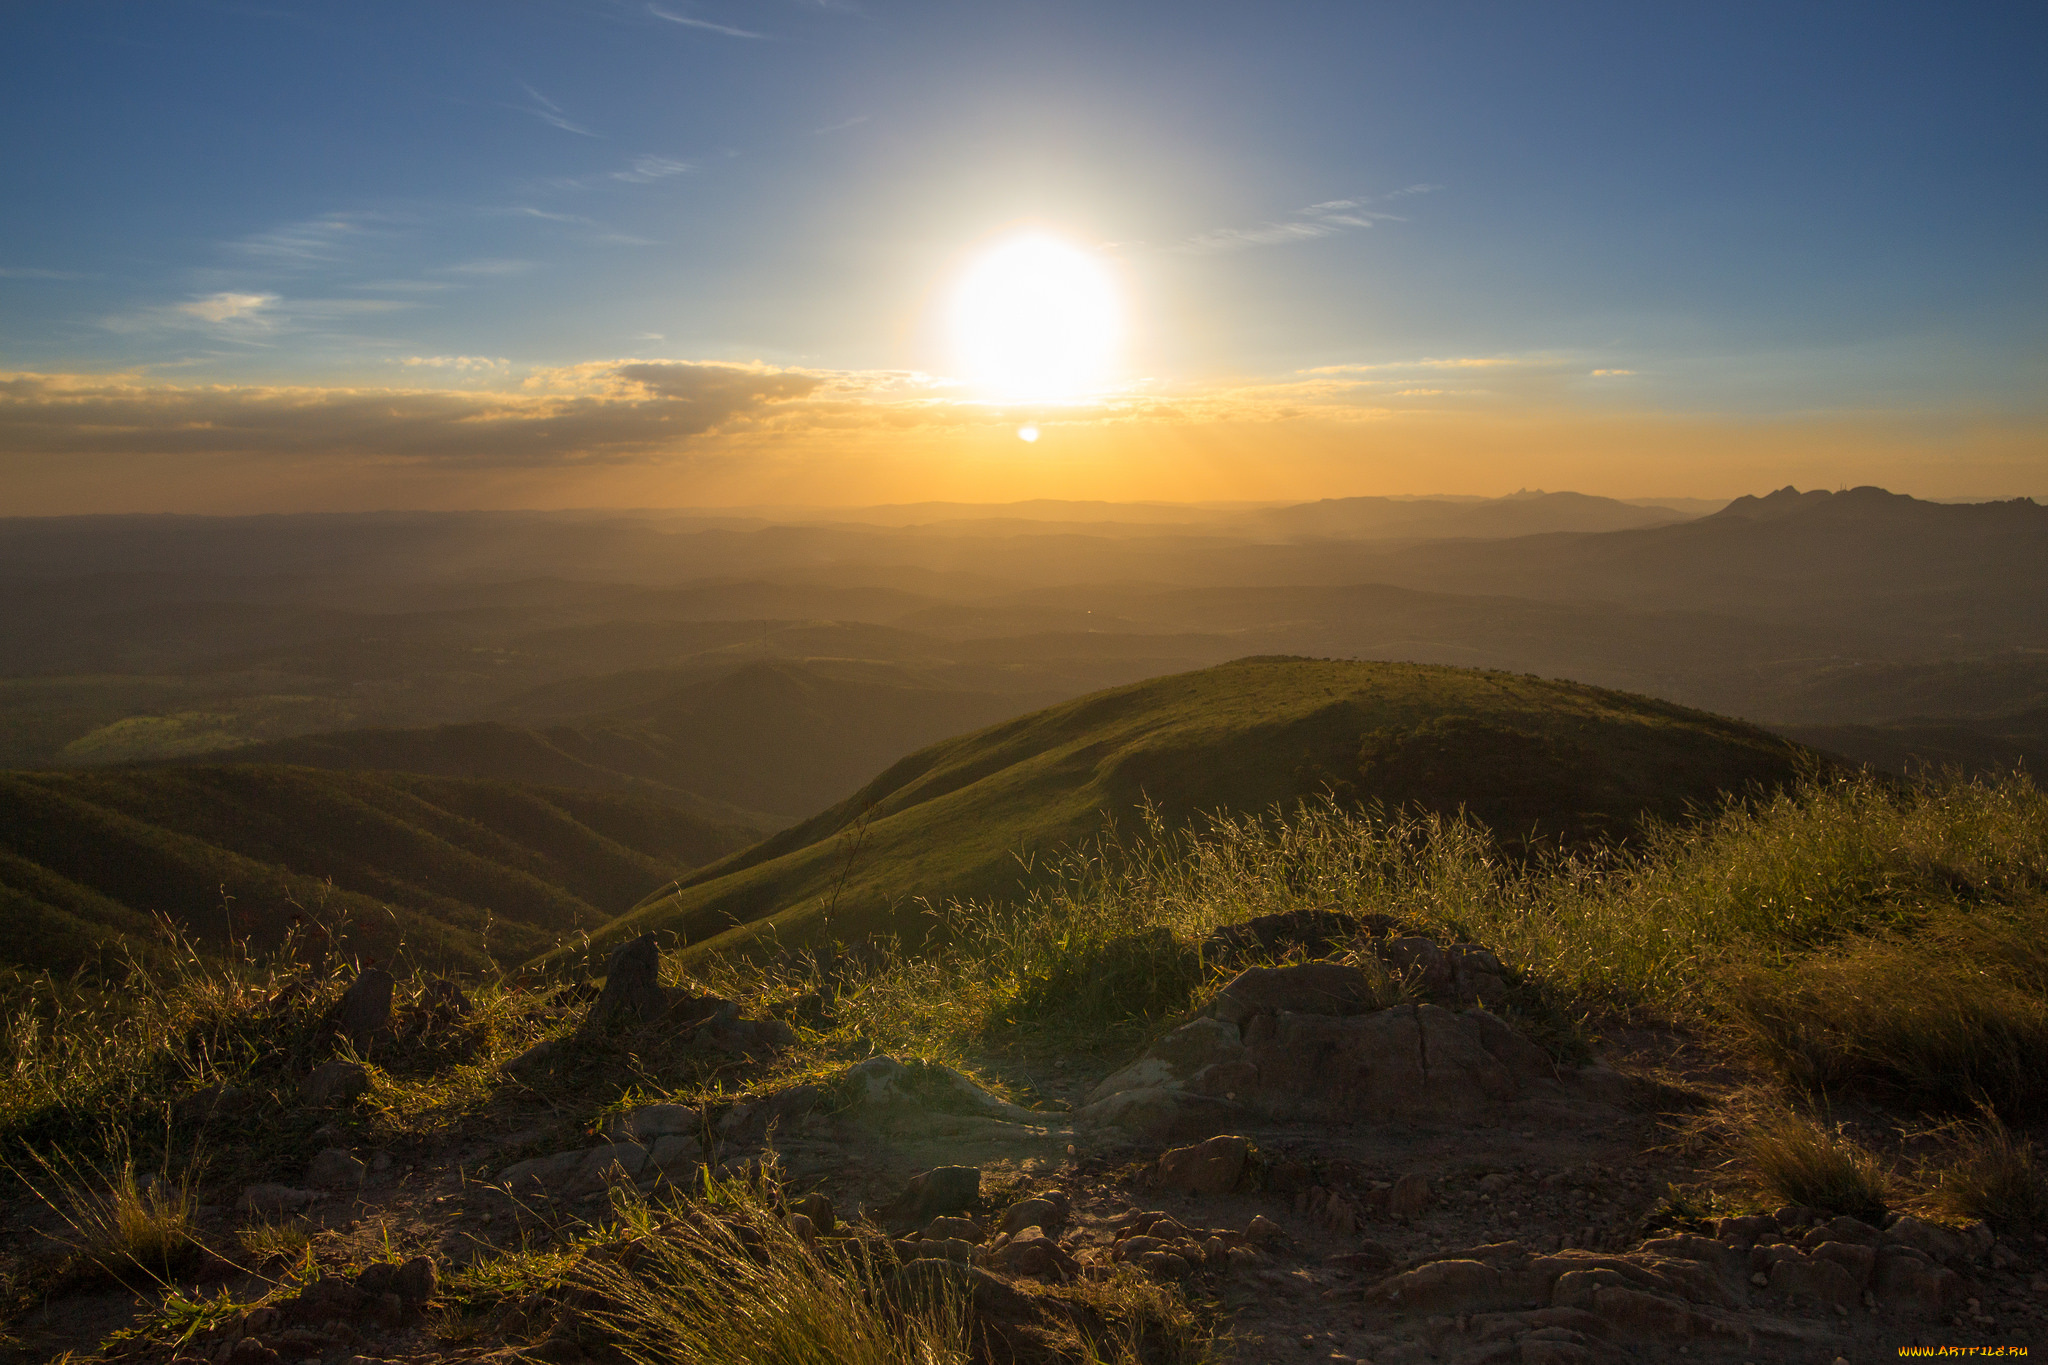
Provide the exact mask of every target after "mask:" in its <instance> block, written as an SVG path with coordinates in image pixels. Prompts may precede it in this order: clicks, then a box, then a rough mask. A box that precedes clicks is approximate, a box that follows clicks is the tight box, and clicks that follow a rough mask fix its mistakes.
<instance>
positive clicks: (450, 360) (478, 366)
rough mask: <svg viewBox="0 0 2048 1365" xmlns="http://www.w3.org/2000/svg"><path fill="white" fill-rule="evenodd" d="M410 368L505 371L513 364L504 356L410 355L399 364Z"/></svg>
mask: <svg viewBox="0 0 2048 1365" xmlns="http://www.w3.org/2000/svg"><path fill="white" fill-rule="evenodd" d="M398 363H399V364H401V365H405V366H409V367H421V366H423V367H425V368H427V369H430V370H467V371H478V370H503V369H507V368H509V367H510V366H511V364H512V362H511V361H509V360H507V359H505V358H504V357H503V356H488V355H409V356H406V357H405V358H403V359H402V360H400V361H399V362H398Z"/></svg>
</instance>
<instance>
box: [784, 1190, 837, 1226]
mask: <svg viewBox="0 0 2048 1365" xmlns="http://www.w3.org/2000/svg"><path fill="white" fill-rule="evenodd" d="M789 1209H790V1212H791V1213H799V1214H802V1215H803V1216H804V1217H806V1218H808V1219H810V1220H811V1226H812V1227H815V1228H816V1229H817V1230H818V1231H819V1232H820V1233H821V1234H823V1235H824V1236H827V1237H830V1236H831V1235H832V1234H833V1232H835V1231H836V1230H837V1229H838V1227H839V1218H838V1215H837V1214H836V1213H835V1212H834V1211H833V1208H832V1197H831V1196H830V1195H828V1194H826V1193H825V1192H824V1191H822V1190H820V1191H817V1192H815V1193H812V1194H807V1195H805V1196H804V1197H803V1198H801V1199H796V1200H792V1201H790V1205H789Z"/></svg>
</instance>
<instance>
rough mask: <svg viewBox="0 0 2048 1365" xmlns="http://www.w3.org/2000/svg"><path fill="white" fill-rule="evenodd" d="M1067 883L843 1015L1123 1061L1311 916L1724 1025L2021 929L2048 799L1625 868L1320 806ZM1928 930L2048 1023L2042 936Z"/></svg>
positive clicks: (1800, 825) (1243, 824)
mask: <svg viewBox="0 0 2048 1365" xmlns="http://www.w3.org/2000/svg"><path fill="white" fill-rule="evenodd" d="M1056 872H1057V875H1056V876H1055V877H1054V878H1053V879H1052V881H1051V883H1050V885H1049V886H1047V887H1045V888H1044V889H1041V890H1040V891H1038V892H1037V893H1035V894H1034V895H1033V896H1031V897H1030V899H1029V900H1028V901H1027V902H1026V903H1025V904H1024V905H1023V906H1021V907H1018V908H1010V909H1005V908H999V907H994V906H986V905H956V906H952V907H948V908H947V910H946V911H945V912H943V915H942V919H943V922H944V926H945V928H946V931H947V933H946V936H945V946H943V947H941V948H939V949H937V950H935V951H933V952H930V953H926V954H921V955H914V956H904V955H897V956H895V957H893V958H892V959H890V960H889V962H888V963H887V964H885V965H884V966H882V967H881V968H880V969H879V970H875V971H872V972H870V973H868V974H867V975H866V976H865V978H864V979H862V980H861V981H860V983H859V985H858V987H857V988H855V989H853V990H850V991H847V992H845V993H844V997H843V998H842V1000H841V1001H840V1003H839V1006H838V1008H839V1013H840V1017H841V1018H842V1020H844V1021H846V1022H845V1025H844V1026H845V1027H847V1028H849V1029H854V1030H857V1031H859V1032H860V1033H861V1034H862V1036H865V1037H869V1038H872V1039H874V1040H875V1041H876V1043H877V1044H878V1045H880V1046H882V1047H884V1048H887V1049H892V1050H893V1049H899V1048H900V1049H905V1050H910V1051H916V1052H921V1053H923V1054H925V1055H933V1056H939V1057H943V1058H947V1059H949V1060H950V1059H953V1058H956V1057H962V1056H966V1055H968V1054H970V1053H971V1052H972V1051H973V1050H974V1049H975V1048H977V1047H979V1046H982V1045H984V1044H985V1043H987V1042H988V1041H989V1040H990V1039H991V1038H995V1037H1000V1036H1016V1035H1023V1034H1032V1035H1038V1036H1042V1037H1045V1038H1047V1039H1049V1040H1056V1041H1058V1042H1060V1043H1062V1044H1063V1045H1068V1046H1090V1045H1094V1046H1123V1045H1128V1043H1129V1042H1130V1041H1131V1039H1132V1038H1133V1037H1134V1036H1141V1035H1143V1034H1144V1033H1146V1032H1148V1031H1151V1030H1155V1029H1157V1028H1158V1027H1160V1026H1161V1025H1162V1024H1163V1023H1165V1022H1166V1021H1170V1020H1172V1019H1174V1018H1176V1017H1178V1016H1179V1015H1181V1014H1182V1013H1183V1012H1185V1011H1186V1010H1187V1009H1188V1008H1189V1007H1190V1006H1192V1005H1194V1004H1196V1003H1198V1001H1199V1000H1200V999H1201V998H1202V996H1203V995H1204V993H1205V992H1207V991H1210V990H1212V989H1213V988H1214V986H1215V984H1216V982H1215V981H1214V980H1211V979H1208V977H1207V976H1205V973H1204V971H1203V969H1202V965H1201V961H1200V957H1199V953H1198V948H1199V945H1200V943H1201V941H1202V939H1203V938H1205V937H1206V936H1207V935H1208V934H1210V933H1211V932H1213V931H1214V930H1216V929H1217V928H1220V927H1221V926H1223V925H1227V924H1234V923H1239V922H1242V921H1244V920H1247V919H1250V918H1253V917H1254V916H1258V915H1266V914H1273V913H1277V912H1282V911H1290V910H1304V909H1323V910H1340V911H1345V912H1348V913H1353V914H1357V915H1373V914H1377V915H1384V916H1389V917H1391V918H1392V919H1394V920H1395V921H1397V922H1399V923H1400V924H1402V925H1404V926H1407V927H1408V928H1410V929H1412V930H1413V931H1415V932H1421V933H1427V934H1431V935H1433V936H1436V937H1438V938H1440V939H1443V940H1445V941H1453V940H1463V941H1471V942H1477V943H1481V944H1484V945H1485V946H1487V947H1489V948H1491V949H1493V950H1494V951H1495V952H1496V953H1498V954H1499V955H1500V956H1501V958H1502V959H1503V960H1504V962H1505V963H1506V964H1507V965H1508V966H1509V967H1510V968H1511V969H1513V970H1514V971H1515V972H1517V973H1518V974H1519V975H1520V977H1521V978H1522V979H1524V980H1525V981H1527V982H1529V983H1532V984H1533V985H1534V986H1536V987H1538V988H1540V992H1541V994H1542V996H1543V997H1544V998H1545V999H1548V1000H1551V1001H1562V1002H1565V1004H1566V1005H1567V1006H1568V1007H1569V1008H1571V1009H1574V1010H1577V1011H1579V1012H1581V1013H1585V1014H1616V1013H1619V1014H1622V1015H1630V1014H1647V1015H1652V1016H1657V1017H1663V1018H1685V1019H1692V1020H1700V1021H1706V1020H1718V1019H1719V1018H1720V1017H1721V1016H1720V1013H1719V1012H1720V1010H1721V1008H1722V1007H1723V1005H1724V1003H1725V1002H1724V1000H1723V997H1722V994H1721V992H1720V989H1719V987H1720V984H1721V983H1722V982H1724V981H1727V980H1730V979H1733V978H1734V977H1736V976H1737V975H1738V974H1740V973H1743V972H1755V971H1766V970H1769V969H1771V968H1773V967H1777V966H1781V965H1783V964H1786V963H1791V962H1800V963H1802V964H1807V965H1810V964H1811V963H1812V962H1813V961H1814V960H1815V959H1814V957H1813V955H1814V954H1815V953H1817V952H1822V951H1824V950H1828V949H1829V948H1830V947H1831V946H1834V945H1841V944H1843V943H1845V942H1849V941H1852V940H1854V939H1855V937H1856V936H1857V935H1869V934H1873V933H1877V932H1880V931H1885V930H1896V931H1902V932H1903V931H1912V930H1914V929H1916V928H1918V927H1919V926H1921V925H1922V924H1923V923H1926V922H1929V921H1930V919H1934V920H1940V921H1941V923H1945V924H1951V923H1952V924H1953V925H1956V926H1967V925H1972V924H1975V923H1976V921H1975V920H1974V919H1973V918H1972V917H1973V916H1975V915H1976V914H1977V912H1978V910H1979V909H1980V908H1982V909H1984V910H1985V911H1986V913H1987V916H1988V918H1986V919H1985V920H1984V924H1985V925H1996V924H1998V923H2001V922H2003V921H2000V920H1999V919H1998V916H1997V914H1996V913H1992V912H1996V911H2001V910H2002V909H2010V908H2011V907H2012V906H2014V905H2015V904H2017V903H2021V902H2028V901H2031V900H2033V899H2035V898H2038V897H2039V896H2040V895H2041V892H2042V889H2043V887H2044V886H2048V801H2044V800H2043V798H2042V795H2041V793H2040V792H2038V791H2037V790H2036V789H2035V788H2034V787H2033V786H2032V785H2031V783H2029V782H2027V781H2026V780H2025V779H2024V778H2019V777H2013V778H2008V779H2005V780H2003V781H1967V782H1966V781H1953V780H1952V781H1944V782H1934V783H1927V784H1922V785H1919V786H1914V787H1899V786H1893V785H1890V784H1887V783H1884V782H1882V781H1880V780H1878V779H1876V778H1873V777H1869V776H1861V777H1852V778H1839V779H1821V778H1816V779H1814V780H1811V781H1809V782H1808V783H1807V784H1806V785H1804V786H1802V787H1801V788H1799V789H1798V790H1797V791H1794V792H1791V793H1785V794H1781V795H1777V796H1773V797H1770V798H1767V799H1763V800H1760V801H1756V802H1750V803H1740V802H1738V803H1731V804H1730V805H1729V806H1727V807H1726V808H1724V809H1722V810H1720V811H1718V812H1713V813H1710V814H1708V815H1707V816H1705V817H1704V818H1702V819H1701V820H1699V821H1697V822H1696V823H1693V824H1690V825H1684V826H1660V827H1653V828H1651V829H1650V830H1648V831H1647V832H1646V833H1645V836H1644V837H1643V838H1642V840H1641V841H1639V842H1638V843H1637V844H1635V845H1632V846H1630V847H1628V848H1626V849H1621V850H1607V851H1604V852H1582V853H1578V854H1573V855H1564V856H1555V857H1551V858H1549V859H1546V860H1539V861H1535V862H1530V861H1526V860H1521V859H1514V858H1509V857H1506V856H1504V855H1503V854H1502V853H1501V851H1500V850H1499V849H1498V848H1497V847H1496V846H1495V845H1494V843H1493V841H1492V839H1491V838H1490V836H1489V835H1488V833H1487V832H1486V831H1485V830H1484V829H1483V828H1481V827H1479V826H1477V825H1475V824H1472V823H1469V822H1466V821H1461V820H1456V819H1445V818H1439V817H1434V816H1403V817H1398V818H1394V819H1382V818H1377V817H1376V816H1374V815H1372V814H1369V813H1361V812H1357V811H1354V810H1347V809H1342V808H1339V807H1336V806H1333V805H1320V806H1318V805H1310V806H1305V807H1303V808H1301V809H1300V810H1298V811H1295V812H1291V813H1288V814H1287V815H1285V816H1284V817H1283V816H1279V815H1270V816H1265V817H1257V816H1240V817H1230V818H1217V819H1214V820H1212V821H1211V822H1209V824H1208V825H1207V826H1206V827H1202V828H1197V829H1194V830H1188V831H1181V832H1175V831H1170V830H1168V829H1166V828H1164V827H1163V825H1162V824H1161V823H1160V822H1158V821H1157V820H1154V821H1152V822H1150V824H1149V826H1148V828H1147V830H1146V832H1144V833H1143V834H1141V835H1140V836H1139V837H1138V838H1135V839H1132V840H1128V841H1123V840H1117V839H1115V838H1105V839H1104V840H1102V841H1100V842H1099V843H1097V844H1095V845H1094V846H1092V847H1090V848H1087V849H1085V850H1082V851H1080V852H1077V853H1075V854H1073V855H1071V856H1070V857H1068V858H1067V859H1066V860H1065V861H1064V862H1063V863H1061V865H1060V866H1059V867H1058V868H1057V869H1056ZM2011 913H2012V914H2014V915H2019V914H2021V913H2022V912H2021V911H2018V910H2012V911H2011ZM1944 916H1945V917H1946V918H1943V917H1944ZM2012 922H2013V923H2015V924H2017V923H2019V921H2018V920H2014V921H2012ZM1932 932H1934V933H1935V936H1936V938H1937V939H1940V940H1941V941H1943V942H1947V941H1948V940H1947V939H1941V936H1942V935H1943V934H1947V935H1948V936H1949V938H1950V939H1954V940H1955V942H1956V943H1957V944H1958V945H1961V944H1962V943H1963V941H1964V940H1965V939H1967V938H1968V936H1969V933H1975V934H1977V935H1978V937H1979V938H1980V939H1981V940H1982V941H1983V942H1985V943H1990V942H1992V941H1993V940H1996V941H1997V942H1998V943H2001V944H2003V945H2005V946H2004V947H2003V948H2001V949H2000V951H2001V952H2002V953H2003V954H2004V956H2003V957H2002V958H2000V959H1999V960H1998V961H1996V962H1990V961H1986V962H1983V963H1981V964H1980V965H1982V966H1983V967H1984V969H1985V970H1986V971H1987V972H1990V973H1992V974H1998V973H2004V975H2003V976H2000V977H1999V979H2001V980H2004V979H2007V978H2011V979H2012V980H2013V988H2014V989H2015V990H2016V991H2018V992H2019V993H2020V994H2022V995H2027V996H2030V997H2031V998H2033V999H2035V1000H2036V1002H2037V1005H2038V999H2039V996H2040V994H2041V986H2040V984H2039V983H2038V982H2037V979H2036V975H2037V973H2036V968H2035V966H2034V965H2033V959H2032V958H2030V957H2028V956H2027V955H2026V953H2024V952H2022V951H2021V950H2020V948H2019V947H2018V945H2019V944H2020V943H2021V942H2022V941H2023V940H2024V939H2025V934H2024V932H2017V933H2015V934H2005V936H2004V937H2000V935H2001V934H2002V933H2004V931H2001V930H1997V929H1995V928H1989V927H1983V928H1978V929H1971V930H1969V931H1968V932H1967V933H1966V932H1965V929H1964V928H1960V927H1958V928H1954V929H1952V930H1951V929H1940V928H1939V927H1937V929H1935V930H1934V931H1932ZM1944 951H1948V950H1944ZM1967 951H1968V950H1966V949H1965V948H1963V947H1961V946H1958V947H1956V948H1955V949H1954V950H1953V952H1954V953H1955V954H1965V953H1966V952H1967Z"/></svg>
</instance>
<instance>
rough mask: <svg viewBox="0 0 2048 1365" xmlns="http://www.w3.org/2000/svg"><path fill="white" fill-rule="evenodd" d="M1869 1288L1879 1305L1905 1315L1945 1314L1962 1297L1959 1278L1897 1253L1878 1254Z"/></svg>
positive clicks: (1932, 1264)
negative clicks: (1897, 1310)
mask: <svg viewBox="0 0 2048 1365" xmlns="http://www.w3.org/2000/svg"><path fill="white" fill-rule="evenodd" d="M1871 1288H1872V1290H1873V1291H1875V1293H1876V1295H1877V1297H1878V1299H1879V1300H1880V1301H1881V1302H1883V1303H1884V1304H1886V1305H1887V1306H1889V1307H1892V1308H1895V1309H1899V1310H1901V1311H1905V1312H1920V1313H1943V1312H1947V1311H1949V1310H1950V1309H1953V1308H1954V1307H1955V1305H1956V1304H1957V1303H1959V1302H1961V1300H1962V1297H1963V1281H1962V1277H1961V1276H1959V1275H1957V1274H1956V1273H1955V1272H1954V1271H1953V1270H1949V1269H1947V1268H1946V1267H1944V1266H1938V1265H1936V1264H1934V1262H1933V1261H1931V1260H1927V1259H1923V1258H1922V1257H1920V1256H1918V1255H1912V1254H1902V1252H1901V1250H1899V1249H1888V1250H1886V1251H1885V1252H1882V1253H1880V1254H1879V1258H1878V1262H1877V1269H1876V1271H1875V1273H1874V1274H1873V1275H1872V1276H1871Z"/></svg>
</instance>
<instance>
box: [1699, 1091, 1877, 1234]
mask: <svg viewBox="0 0 2048 1365" xmlns="http://www.w3.org/2000/svg"><path fill="white" fill-rule="evenodd" d="M1736 1149H1737V1152H1738V1153H1739V1154H1740V1156H1741V1158H1742V1160H1743V1162H1744V1164H1745V1165H1746V1166H1747V1167H1748V1169H1749V1172H1750V1174H1751V1175H1752V1176H1753V1177H1755V1179H1756V1182H1757V1184H1758V1185H1759V1186H1760V1187H1762V1189H1763V1190H1764V1192H1765V1193H1767V1194H1770V1195H1773V1196H1775V1197H1777V1198H1779V1199H1781V1200H1783V1201H1784V1202H1785V1203H1787V1204H1797V1205H1802V1206H1804V1207H1806V1208H1810V1209H1817V1210H1819V1211H1820V1212H1822V1213H1827V1214H1847V1215H1849V1216H1850V1217H1851V1218H1860V1219H1862V1220H1863V1221H1864V1222H1866V1223H1872V1224H1880V1225H1881V1224H1882V1223H1883V1222H1884V1215H1885V1210H1886V1208H1887V1207H1888V1204H1889V1201H1888V1198H1887V1190H1886V1187H1887V1183H1888V1182H1887V1180H1886V1177H1885V1170H1884V1166H1883V1163H1881V1162H1880V1161H1879V1160H1878V1159H1877V1157H1876V1156H1875V1155H1873V1154H1872V1153H1871V1152H1870V1151H1869V1150H1868V1149H1866V1148H1864V1147H1862V1146H1859V1145H1858V1144H1857V1143H1856V1142H1855V1141H1854V1140H1853V1139H1851V1138H1849V1137H1847V1136H1846V1135H1845V1134H1843V1132H1842V1131H1841V1130H1840V1129H1839V1128H1834V1127H1830V1126H1828V1125H1827V1124H1824V1123H1822V1122H1821V1121H1820V1120H1818V1119H1816V1118H1814V1117H1812V1116H1810V1115H1806V1114H1800V1113H1795V1112H1793V1111H1791V1110H1786V1111H1783V1112H1781V1113H1777V1114H1770V1115H1766V1116H1764V1117H1762V1118H1760V1119H1758V1120H1757V1121H1756V1122H1754V1123H1753V1124H1751V1125H1750V1126H1749V1128H1748V1129H1747V1130H1746V1131H1745V1132H1744V1133H1743V1135H1742V1136H1741V1137H1740V1138H1739V1139H1738V1140H1737V1142H1736Z"/></svg>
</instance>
